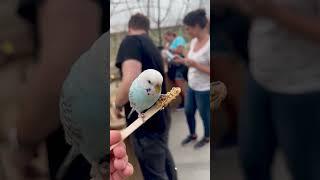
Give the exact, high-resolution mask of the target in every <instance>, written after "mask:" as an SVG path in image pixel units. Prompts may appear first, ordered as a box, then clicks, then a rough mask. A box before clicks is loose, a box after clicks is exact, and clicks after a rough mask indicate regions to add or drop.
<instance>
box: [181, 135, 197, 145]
mask: <svg viewBox="0 0 320 180" xmlns="http://www.w3.org/2000/svg"><path fill="white" fill-rule="evenodd" d="M196 139H197V135H189V136H188V137H186V138H185V139H184V140H183V141H182V142H181V145H182V146H183V145H186V144H188V143H190V142H191V141H195V140H196Z"/></svg>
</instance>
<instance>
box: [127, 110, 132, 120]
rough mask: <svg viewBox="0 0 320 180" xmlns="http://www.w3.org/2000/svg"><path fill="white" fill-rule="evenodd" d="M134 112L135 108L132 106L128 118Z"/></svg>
mask: <svg viewBox="0 0 320 180" xmlns="http://www.w3.org/2000/svg"><path fill="white" fill-rule="evenodd" d="M133 112H134V109H133V108H131V111H130V113H129V115H128V116H127V119H129V118H130V117H131V115H132V113H133Z"/></svg>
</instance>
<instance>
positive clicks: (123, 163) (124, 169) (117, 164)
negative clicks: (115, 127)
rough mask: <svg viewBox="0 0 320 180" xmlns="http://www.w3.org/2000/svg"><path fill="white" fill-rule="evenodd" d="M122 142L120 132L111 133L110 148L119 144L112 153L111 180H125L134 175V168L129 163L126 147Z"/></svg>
mask: <svg viewBox="0 0 320 180" xmlns="http://www.w3.org/2000/svg"><path fill="white" fill-rule="evenodd" d="M120 141H121V134H120V132H119V131H110V146H112V145H115V144H118V143H119V144H118V145H117V146H116V147H114V149H113V150H112V151H111V152H110V180H123V179H125V178H126V177H129V176H131V175H132V174H133V166H132V165H131V164H130V163H128V156H127V152H126V146H125V144H124V143H123V142H120Z"/></svg>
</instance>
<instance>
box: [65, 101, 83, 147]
mask: <svg viewBox="0 0 320 180" xmlns="http://www.w3.org/2000/svg"><path fill="white" fill-rule="evenodd" d="M61 109H62V115H61V123H62V126H63V129H64V132H65V139H66V141H67V143H68V144H70V145H71V146H77V147H79V145H80V142H81V141H82V139H83V138H82V135H81V130H80V128H78V127H77V124H76V123H75V122H73V121H72V104H71V103H70V98H69V99H67V98H66V97H65V96H63V95H62V97H61Z"/></svg>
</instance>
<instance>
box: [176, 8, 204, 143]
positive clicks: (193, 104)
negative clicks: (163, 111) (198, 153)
mask: <svg viewBox="0 0 320 180" xmlns="http://www.w3.org/2000/svg"><path fill="white" fill-rule="evenodd" d="M183 23H184V25H185V27H186V31H187V32H188V34H189V35H190V36H191V38H192V40H191V42H190V50H189V52H188V54H187V57H186V58H183V59H182V58H179V57H176V58H175V61H176V62H178V63H183V64H185V65H186V66H188V67H189V70H188V89H187V92H186V97H185V115H186V117H187V123H188V127H189V131H190V132H189V133H190V134H189V135H188V136H187V137H186V138H185V139H184V140H183V141H182V145H186V144H188V143H190V142H192V141H194V140H196V139H197V134H196V132H195V130H196V119H195V113H196V110H197V109H198V110H199V112H200V116H201V118H202V121H203V126H204V137H203V138H202V139H201V140H200V141H199V142H197V143H196V144H195V146H194V147H195V148H200V147H203V146H204V145H206V144H207V143H209V142H210V34H209V32H208V28H207V25H208V18H207V16H206V12H205V10H203V9H198V10H195V11H192V12H190V13H188V14H187V15H186V16H185V17H184V19H183Z"/></svg>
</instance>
